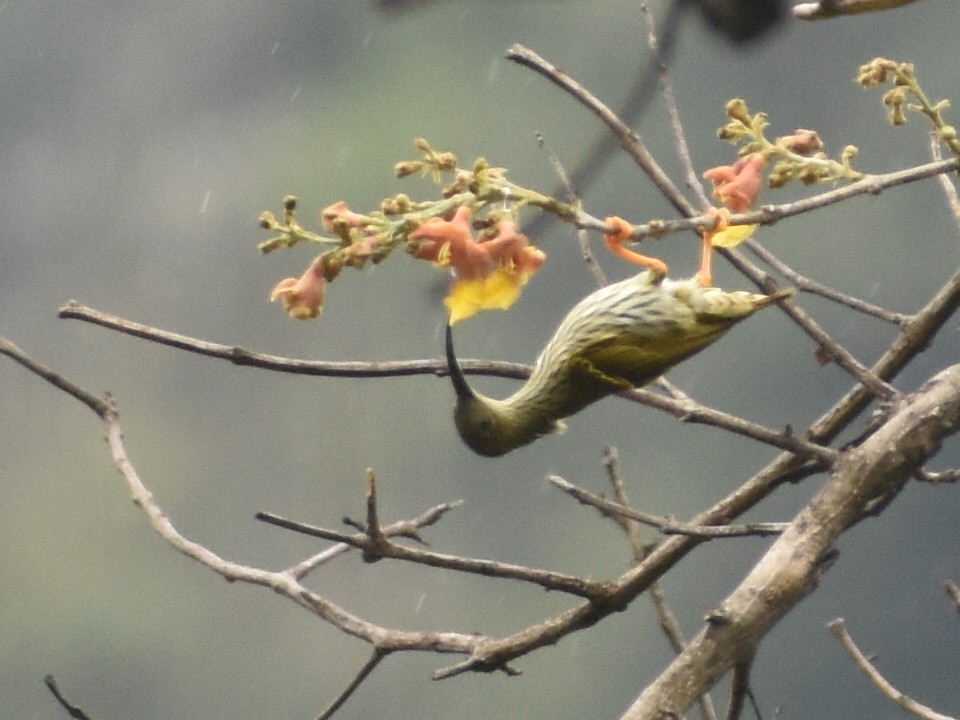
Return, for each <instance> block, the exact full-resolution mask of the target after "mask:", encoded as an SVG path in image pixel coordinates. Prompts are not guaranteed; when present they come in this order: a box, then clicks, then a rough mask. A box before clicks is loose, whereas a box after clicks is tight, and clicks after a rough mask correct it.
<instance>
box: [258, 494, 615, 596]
mask: <svg viewBox="0 0 960 720" xmlns="http://www.w3.org/2000/svg"><path fill="white" fill-rule="evenodd" d="M256 518H257V520H261V521H263V522H265V523H269V524H270V525H276V526H277V527H282V528H284V529H285V530H292V531H294V532H298V533H301V534H303V535H310V536H313V537H319V538H323V539H324V540H332V541H334V542H338V543H343V544H346V545H350V546H352V547H355V548H358V549H359V550H362V551H363V554H364V559H366V560H368V561H372V560H379V559H381V558H391V559H393V560H404V561H406V562H412V563H416V564H418V565H428V566H430V567H438V568H443V569H445V570H455V571H457V572H464V573H470V574H473V575H484V576H486V577H496V578H503V579H506V580H521V581H523V582H529V583H533V584H534V585H539V586H541V587H543V588H545V589H547V590H557V591H560V592H565V593H569V594H571V595H576V596H578V597H583V598H598V597H603V596H604V595H605V593H606V592H608V586H607V584H604V583H597V582H591V581H589V580H583V579H581V578H577V577H573V576H571V575H564V574H562V573H555V572H551V571H549V570H539V569H537V568H530V567H524V566H522V565H512V564H510V563H504V562H498V561H496V560H479V559H475V558H465V557H460V556H457V555H445V554H442V553H436V552H431V551H428V550H420V549H417V548H408V547H405V546H403V545H397V544H396V543H392V542H390V541H389V540H387V538H386V537H385V533H384V534H383V536H379V534H378V533H377V532H376V531H375V532H374V534H373V536H371V534H370V533H369V528H363V530H364V531H363V532H360V533H356V534H353V535H348V534H346V533H341V532H337V531H336V530H328V529H326V528H321V527H316V526H313V525H308V524H306V523H301V522H296V521H293V520H288V519H286V518H283V517H280V516H278V515H273V514H271V513H265V512H258V513H257V514H256Z"/></svg>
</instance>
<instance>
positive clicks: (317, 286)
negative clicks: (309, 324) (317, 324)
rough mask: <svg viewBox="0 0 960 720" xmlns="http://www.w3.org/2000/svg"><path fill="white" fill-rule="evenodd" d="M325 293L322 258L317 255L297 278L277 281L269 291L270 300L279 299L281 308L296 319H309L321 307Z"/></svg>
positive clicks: (315, 314) (318, 311)
mask: <svg viewBox="0 0 960 720" xmlns="http://www.w3.org/2000/svg"><path fill="white" fill-rule="evenodd" d="M325 293H326V281H325V280H324V279H323V258H322V257H319V258H317V259H316V260H314V261H313V262H312V263H311V264H310V267H308V268H307V270H306V272H305V273H303V275H301V276H300V277H299V278H287V279H286V280H281V281H280V282H279V283H277V286H276V287H275V288H273V291H272V292H271V293H270V301H271V302H273V301H275V300H280V301H281V302H282V303H283V309H284V310H286V311H287V314H289V315H290V317H292V318H295V319H296V320H310V319H312V318H315V317H317V316H318V315H319V314H320V311H321V310H322V309H323V297H324V294H325Z"/></svg>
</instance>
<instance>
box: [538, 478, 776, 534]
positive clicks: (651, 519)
mask: <svg viewBox="0 0 960 720" xmlns="http://www.w3.org/2000/svg"><path fill="white" fill-rule="evenodd" d="M547 479H548V480H550V482H552V483H553V484H554V485H556V486H557V487H558V488H560V489H561V490H563V492H565V493H567V495H569V496H570V497H572V498H574V499H576V500H578V501H579V502H581V503H583V504H585V505H591V506H593V507H595V508H597V509H598V510H600V511H602V512H603V513H604V514H611V515H619V516H621V517H625V518H630V519H631V520H636V521H637V522H639V523H643V524H644V525H649V526H650V527H654V528H656V529H657V530H659V531H660V532H662V533H663V534H664V535H689V536H692V537H699V538H722V537H768V536H770V535H779V534H780V533H781V532H783V530H784V528H785V527H786V523H751V524H749V525H721V526H710V525H691V524H688V523H682V522H677V521H676V520H671V519H670V518H665V517H659V516H657V515H650V514H649V513H645V512H642V511H640V510H635V509H633V508H631V507H627V506H625V505H622V504H620V503H616V502H613V501H611V500H607V499H606V498H603V497H600V496H599V495H595V494H594V493H592V492H590V491H589V490H584V489H583V488H579V487H577V486H576V485H574V484H573V483H571V482H569V481H567V480H565V479H564V478H562V477H560V476H559V475H549V476H548V477H547Z"/></svg>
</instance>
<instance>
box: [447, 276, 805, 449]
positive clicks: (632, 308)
mask: <svg viewBox="0 0 960 720" xmlns="http://www.w3.org/2000/svg"><path fill="white" fill-rule="evenodd" d="M791 294H793V289H792V288H791V289H785V290H780V291H777V292H774V293H772V294H770V295H761V294H757V293H752V292H748V291H743V290H738V291H726V290H723V289H721V288H718V287H710V286H705V284H704V283H703V281H702V278H701V277H700V276H699V275H694V276H693V277H691V278H687V279H681V280H672V279H669V278H667V277H666V273H665V266H662V264H660V265H653V266H650V267H649V268H648V269H647V270H645V271H643V272H640V273H639V274H637V275H634V276H633V277H630V278H627V279H626V280H622V281H620V282H618V283H614V284H611V285H607V286H606V287H603V288H601V289H599V290H597V291H595V292H593V293H591V294H590V295H587V296H586V297H585V298H583V299H582V300H581V301H580V302H578V303H577V304H576V305H575V306H574V307H573V308H572V309H571V310H570V312H569V313H567V315H566V317H564V319H563V320H562V321H561V323H560V325H559V326H558V327H557V330H556V332H555V333H554V335H553V337H552V338H551V340H550V341H549V342H548V343H547V345H546V346H545V347H544V349H543V351H542V352H541V353H540V356H539V357H538V358H537V361H536V364H535V365H534V367H533V371H532V372H531V374H530V377H529V378H528V379H527V381H526V382H525V383H524V385H523V386H522V387H521V388H520V389H519V390H517V391H516V392H515V393H513V394H512V395H510V396H509V397H507V398H505V399H502V400H500V399H495V398H490V397H486V396H484V395H481V394H480V393H478V392H476V391H475V390H473V388H471V387H470V385H469V384H468V383H467V379H466V377H465V376H464V374H463V370H462V368H461V367H460V363H459V361H458V360H457V357H456V353H455V351H454V346H453V333H452V330H451V328H450V324H449V323H448V324H447V329H446V360H447V368H448V372H449V375H450V379H451V381H452V383H453V389H454V391H455V393H456V406H455V408H454V414H453V416H454V422H455V424H456V427H457V431H458V433H459V435H460V437H461V438H462V440H463V442H464V443H465V444H466V445H467V447H469V448H470V449H471V450H473V451H474V452H475V453H477V454H478V455H482V456H485V457H499V456H502V455H506V454H507V453H509V452H511V451H513V450H516V449H517V448H520V447H523V446H525V445H528V444H530V443H532V442H533V441H535V440H537V439H538V438H540V437H543V436H544V435H548V434H550V433H554V432H558V431H562V429H563V428H564V423H563V420H564V418H568V417H570V416H572V415H574V414H576V413H578V412H580V411H581V410H583V409H584V408H585V407H587V406H588V405H590V404H592V403H594V402H596V401H598V400H600V399H601V398H603V397H606V396H607V395H610V394H612V393H616V392H622V391H625V390H630V389H633V388H638V387H642V386H644V385H646V384H648V383H650V382H652V381H654V380H656V379H657V378H658V377H660V376H661V375H662V374H663V373H664V372H666V371H667V370H669V369H670V368H672V367H673V366H674V365H676V364H677V363H680V362H682V361H683V360H686V359H687V358H689V357H691V356H693V355H695V354H697V353H698V352H700V351H701V350H703V349H704V348H706V347H707V346H709V345H711V344H712V343H714V342H716V341H717V340H718V339H720V337H722V336H723V335H725V334H726V333H727V331H729V330H730V329H731V328H732V327H733V326H734V325H736V324H737V323H739V322H740V321H741V320H744V319H746V318H747V317H749V316H750V315H752V314H753V313H755V312H756V311H757V310H760V309H761V308H764V307H767V306H769V305H771V304H773V303H776V302H777V301H778V300H780V299H782V298H785V297H788V296H789V295H791Z"/></svg>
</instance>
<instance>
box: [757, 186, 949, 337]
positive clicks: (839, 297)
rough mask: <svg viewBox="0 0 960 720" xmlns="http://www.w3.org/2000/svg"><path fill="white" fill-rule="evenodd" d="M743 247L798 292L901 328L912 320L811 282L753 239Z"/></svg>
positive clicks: (907, 316) (906, 316) (909, 317)
mask: <svg viewBox="0 0 960 720" xmlns="http://www.w3.org/2000/svg"><path fill="white" fill-rule="evenodd" d="M940 178H941V179H946V176H945V175H941V176H940ZM948 182H949V181H948ZM743 245H744V246H745V247H746V248H747V249H748V250H750V252H752V253H753V254H754V255H756V256H757V257H758V258H760V259H761V260H762V261H763V262H765V263H766V264H767V265H769V266H770V267H772V268H773V269H774V270H776V271H777V272H778V273H780V274H781V275H783V277H784V278H786V280H787V281H788V282H789V283H790V284H791V285H793V286H795V287H796V288H797V289H798V290H802V291H804V292H808V293H810V294H812V295H819V296H820V297H823V298H826V299H828V300H832V301H833V302H835V303H838V304H840V305H844V306H846V307H848V308H850V309H851V310H856V311H857V312H861V313H864V314H865V315H872V316H873V317H876V318H879V319H881V320H885V321H886V322H890V323H894V324H896V325H899V326H900V327H901V328H902V327H904V326H905V325H906V324H907V323H908V322H910V320H911V316H910V315H905V314H904V313H898V312H893V311H892V310H887V309H886V308H883V307H880V306H879V305H873V304H872V303H868V302H866V301H864V300H861V299H860V298H855V297H853V296H851V295H847V294H846V293H843V292H840V291H839V290H835V289H834V288H831V287H827V286H826V285H822V284H820V283H818V282H816V281H814V280H811V279H810V278H808V277H807V276H806V275H801V274H800V273H798V272H797V271H796V270H794V269H793V268H792V267H790V266H789V265H787V264H786V263H785V262H783V261H782V260H781V259H780V258H778V257H777V256H776V255H774V254H773V253H772V252H770V251H769V250H767V249H766V248H765V247H764V246H763V245H761V244H760V243H758V242H757V241H756V240H754V239H753V238H750V239H748V240H746V241H745V242H744V243H743Z"/></svg>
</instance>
